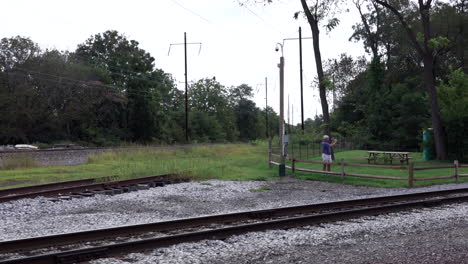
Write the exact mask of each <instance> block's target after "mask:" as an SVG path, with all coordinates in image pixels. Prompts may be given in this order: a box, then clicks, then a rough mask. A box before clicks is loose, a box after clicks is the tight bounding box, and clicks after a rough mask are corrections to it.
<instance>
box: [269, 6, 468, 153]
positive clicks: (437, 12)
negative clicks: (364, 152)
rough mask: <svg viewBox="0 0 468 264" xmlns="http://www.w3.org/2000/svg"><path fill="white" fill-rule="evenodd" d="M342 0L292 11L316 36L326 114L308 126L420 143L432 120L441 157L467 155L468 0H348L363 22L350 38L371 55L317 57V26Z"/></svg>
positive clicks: (327, 25) (333, 19)
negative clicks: (300, 16) (326, 58)
mask: <svg viewBox="0 0 468 264" xmlns="http://www.w3.org/2000/svg"><path fill="white" fill-rule="evenodd" d="M268 2H271V0H269V1H268ZM343 3H344V1H341V0H318V1H311V2H310V3H309V2H307V1H306V0H301V4H302V7H303V10H302V11H301V12H298V13H296V14H295V17H296V18H297V17H298V14H300V13H303V14H304V17H305V18H306V19H307V21H308V22H309V24H310V26H311V31H312V35H313V38H314V43H313V45H314V46H313V47H314V51H315V60H316V66H317V74H318V75H317V76H318V80H317V82H316V83H315V84H314V85H313V86H314V87H318V88H319V91H320V99H321V102H322V109H323V115H321V116H319V117H316V121H315V124H316V125H317V126H318V128H317V127H316V128H315V130H314V129H312V132H314V131H315V133H316V134H318V133H323V131H325V132H329V131H332V133H335V134H336V135H341V136H343V137H348V138H357V139H359V140H360V141H365V142H369V143H371V144H372V145H375V146H378V145H379V144H380V145H397V146H400V148H401V149H402V150H404V149H415V148H416V149H417V148H420V147H421V146H422V145H421V140H422V131H423V129H425V128H432V129H433V132H434V139H433V141H432V142H430V144H431V145H434V146H435V148H434V152H435V154H436V157H437V158H438V159H447V158H454V159H465V160H466V159H468V141H467V140H466V136H465V135H466V134H467V132H468V75H467V73H468V59H467V58H468V45H467V43H468V32H467V30H466V28H467V25H468V14H467V11H468V1H466V0H451V1H431V0H425V1H423V0H418V1H410V0H404V1H400V0H398V1H394V0H353V4H354V7H355V8H356V10H357V11H358V13H359V16H360V19H359V20H360V22H359V23H357V24H355V25H353V30H354V33H353V35H352V36H351V37H350V41H359V42H362V43H363V46H364V50H365V52H366V53H367V54H368V55H369V56H370V60H368V59H366V58H364V57H360V58H353V57H351V56H348V55H347V54H341V55H340V56H339V57H338V58H335V59H329V60H326V61H323V62H322V59H321V57H320V45H319V43H320V42H319V40H320V30H319V26H320V27H322V28H323V29H325V30H326V31H327V32H329V31H330V30H332V29H333V28H334V27H336V26H337V24H339V19H338V15H337V14H338V13H339V12H343V11H345V10H343V8H342V6H341V4H343ZM329 101H333V104H332V105H333V107H332V109H331V111H330V114H329V109H328V108H329V106H328V102H329Z"/></svg>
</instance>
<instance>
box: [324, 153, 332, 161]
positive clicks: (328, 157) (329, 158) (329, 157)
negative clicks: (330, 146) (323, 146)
mask: <svg viewBox="0 0 468 264" xmlns="http://www.w3.org/2000/svg"><path fill="white" fill-rule="evenodd" d="M322 159H323V161H324V162H330V163H331V162H332V156H331V155H327V154H325V153H322Z"/></svg>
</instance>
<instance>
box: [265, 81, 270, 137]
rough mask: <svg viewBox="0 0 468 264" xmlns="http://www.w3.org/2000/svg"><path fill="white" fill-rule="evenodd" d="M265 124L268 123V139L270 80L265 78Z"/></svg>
mask: <svg viewBox="0 0 468 264" xmlns="http://www.w3.org/2000/svg"><path fill="white" fill-rule="evenodd" d="M265 122H266V125H265V127H266V137H267V138H268V136H269V135H268V134H269V133H268V79H267V77H265Z"/></svg>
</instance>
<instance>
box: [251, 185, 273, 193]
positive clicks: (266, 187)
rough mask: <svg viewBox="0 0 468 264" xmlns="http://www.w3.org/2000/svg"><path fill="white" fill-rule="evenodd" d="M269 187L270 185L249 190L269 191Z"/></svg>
mask: <svg viewBox="0 0 468 264" xmlns="http://www.w3.org/2000/svg"><path fill="white" fill-rule="evenodd" d="M270 190H271V187H270V186H263V187H260V188H257V189H250V190H249V191H251V192H263V191H270Z"/></svg>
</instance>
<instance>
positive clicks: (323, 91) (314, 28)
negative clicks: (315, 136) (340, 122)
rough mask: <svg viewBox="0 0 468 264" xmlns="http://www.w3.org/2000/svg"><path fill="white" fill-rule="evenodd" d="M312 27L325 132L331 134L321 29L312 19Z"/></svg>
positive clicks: (310, 22)
mask: <svg viewBox="0 0 468 264" xmlns="http://www.w3.org/2000/svg"><path fill="white" fill-rule="evenodd" d="M309 24H310V28H311V29H312V39H313V44H314V55H315V65H316V67H317V76H318V79H319V94H320V103H321V105H322V114H323V121H324V123H325V134H327V135H330V132H331V125H330V114H329V112H328V102H327V91H326V87H325V82H324V79H325V76H324V74H323V66H322V55H321V54H320V31H319V28H318V24H317V22H316V21H310V20H309Z"/></svg>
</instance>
